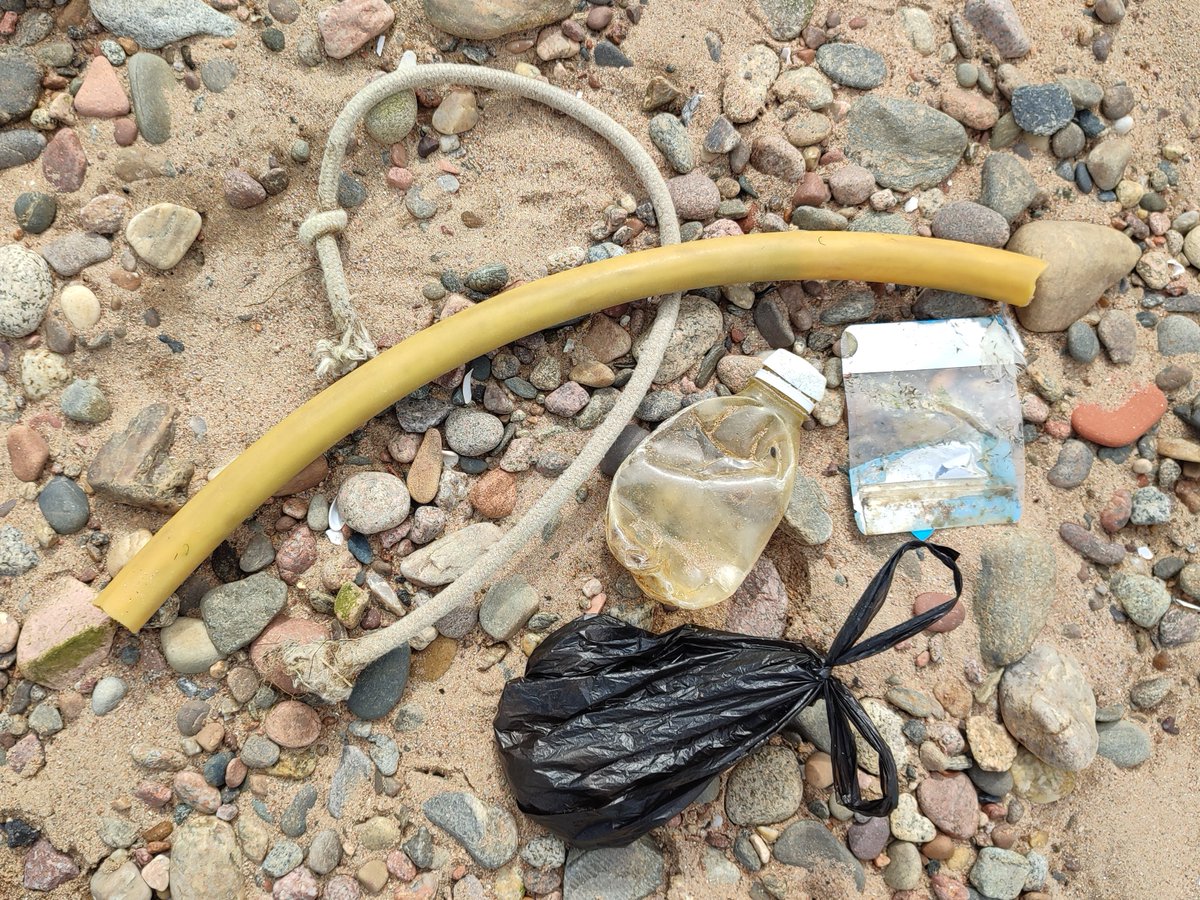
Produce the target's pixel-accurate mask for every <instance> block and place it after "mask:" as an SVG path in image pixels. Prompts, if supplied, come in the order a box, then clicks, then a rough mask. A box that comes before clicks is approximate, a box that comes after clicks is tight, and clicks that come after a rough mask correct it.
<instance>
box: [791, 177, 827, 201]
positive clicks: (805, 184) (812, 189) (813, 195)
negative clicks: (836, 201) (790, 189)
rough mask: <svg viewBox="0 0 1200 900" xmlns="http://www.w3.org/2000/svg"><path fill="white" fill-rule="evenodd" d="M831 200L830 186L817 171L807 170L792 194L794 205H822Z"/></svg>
mask: <svg viewBox="0 0 1200 900" xmlns="http://www.w3.org/2000/svg"><path fill="white" fill-rule="evenodd" d="M828 200H829V187H828V186H827V185H826V184H825V179H823V178H822V177H821V176H820V175H818V174H817V173H816V172H805V173H804V177H803V178H801V179H800V181H799V182H798V183H797V184H796V192H795V193H794V194H792V205H793V206H820V205H821V204H822V203H825V202H826V201H828Z"/></svg>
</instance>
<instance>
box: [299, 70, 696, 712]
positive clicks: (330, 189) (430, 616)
mask: <svg viewBox="0 0 1200 900" xmlns="http://www.w3.org/2000/svg"><path fill="white" fill-rule="evenodd" d="M444 83H455V84H465V85H470V86H472V87H479V88H487V89H491V90H500V91H505V92H507V93H511V94H516V95H518V96H520V97H524V98H525V99H528V100H534V101H537V102H539V103H543V104H545V105H546V106H549V107H551V108H552V109H555V110H558V111H559V112H561V113H564V114H565V115H567V116H570V117H571V118H572V119H574V120H575V121H577V122H579V123H581V124H582V125H585V126H586V127H588V128H590V129H591V130H592V131H594V132H596V133H597V134H598V135H600V136H601V137H603V138H604V139H605V140H606V141H608V143H609V144H611V145H612V146H613V147H614V148H615V149H616V150H617V152H619V153H620V154H621V156H622V157H624V158H625V160H626V161H627V162H629V164H630V165H631V166H632V168H633V170H634V172H635V174H636V175H637V177H638V179H639V180H640V181H641V183H642V185H643V187H645V189H646V191H647V193H648V194H649V197H650V202H651V203H652V204H653V206H654V211H655V215H656V216H657V218H658V230H659V242H660V243H661V244H663V245H670V244H678V243H679V221H678V219H677V218H676V214H675V206H674V204H673V203H672V202H671V195H670V193H669V192H668V191H667V184H666V181H664V180H663V177H662V175H661V174H660V173H659V171H658V167H657V166H656V165H655V163H654V160H653V159H651V157H650V155H649V154H648V153H647V152H646V150H645V149H644V148H643V147H642V145H641V144H640V143H638V141H637V139H636V138H634V136H633V135H631V134H630V133H629V132H628V131H626V130H625V129H624V128H622V127H621V126H620V125H618V124H617V123H616V122H615V121H613V120H612V119H611V118H609V117H608V116H606V115H605V114H604V113H602V112H600V111H599V110H597V109H595V108H594V107H592V106H589V105H588V104H587V103H585V102H583V101H582V100H580V99H578V98H576V97H575V96H574V95H572V94H569V93H567V92H566V91H563V90H561V89H559V88H556V87H552V86H550V85H548V84H544V83H543V82H540V81H535V80H534V79H531V78H526V77H524V76H521V75H516V74H514V73H512V72H502V71H499V70H496V69H486V68H480V67H476V66H466V65H452V64H437V65H425V66H415V67H402V68H400V69H398V70H397V71H395V72H392V73H391V74H389V75H386V76H384V77H383V78H380V79H379V80H377V81H374V82H372V83H371V84H368V85H367V86H366V87H364V88H363V89H362V90H360V91H359V92H358V93H357V94H355V95H354V97H353V98H351V100H350V102H349V103H347V104H346V108H345V109H343V110H342V112H341V114H340V115H339V116H338V118H337V121H336V122H335V123H334V126H333V128H332V130H331V131H330V133H329V140H328V142H327V144H326V147H325V157H324V159H323V160H322V163H321V177H320V184H319V187H318V192H317V202H318V210H317V212H315V213H313V214H312V215H311V216H310V217H309V218H308V220H307V221H306V222H305V223H304V225H303V226H302V227H301V229H300V237H301V240H303V241H304V242H305V243H306V244H313V245H315V247H316V251H317V259H318V260H319V261H320V264H321V268H322V270H323V271H324V274H325V288H326V293H327V294H328V297H329V304H330V309H331V311H332V312H333V317H334V320H335V322H336V323H337V325H338V327H339V328H341V329H342V331H343V337H342V339H341V341H340V342H337V343H336V344H334V343H333V342H330V341H325V342H322V345H321V346H320V351H321V352H322V354H323V358H322V361H321V364H322V365H323V366H324V371H325V372H328V373H331V374H341V373H342V372H343V371H349V368H353V366H354V365H355V364H357V363H358V362H361V361H362V360H363V359H366V358H368V357H369V356H371V355H373V354H374V352H375V347H374V344H373V343H372V342H371V339H370V336H369V335H368V334H367V332H366V329H365V328H363V327H362V325H361V323H360V322H359V321H358V317H357V315H356V314H355V312H354V307H353V305H352V304H351V302H350V294H349V290H348V289H347V287H346V278H345V273H344V271H343V269H342V261H341V257H340V256H339V254H338V245H337V235H338V234H339V233H340V232H341V231H342V230H343V229H344V228H345V227H346V213H345V211H344V210H342V209H340V208H339V207H338V204H337V184H338V176H339V174H340V172H341V166H342V161H343V159H344V157H345V153H346V145H347V143H348V142H349V140H350V136H351V134H352V133H353V132H354V129H355V128H356V127H357V126H358V123H359V122H360V121H361V120H362V118H363V116H364V115H366V113H367V111H368V110H370V109H371V108H372V107H373V106H375V104H377V103H378V102H379V101H381V100H383V99H384V98H386V97H390V96H391V95H392V94H395V93H397V92H399V91H405V90H412V89H414V88H418V87H428V86H431V85H435V84H444ZM339 214H340V215H339ZM679 298H680V295H679V294H678V293H675V294H669V295H667V296H665V297H663V298H662V300H661V302H660V303H659V305H658V313H657V315H656V316H655V319H654V322H653V324H652V325H651V327H650V330H649V332H648V333H647V335H646V338H645V340H644V341H643V343H642V346H641V350H640V353H639V357H638V363H637V366H636V367H635V368H634V370H633V373H632V375H631V377H630V379H629V381H628V383H627V384H626V386H625V389H624V390H623V391H622V392H621V396H620V397H619V398H618V399H617V402H616V404H615V405H614V406H613V409H612V411H611V412H610V413H609V414H608V415H607V416H606V417H605V419H604V420H603V421H602V422H601V423H600V424H599V425H598V426H597V427H596V429H595V431H594V432H593V434H592V436H591V438H590V439H589V440H588V442H587V443H586V444H585V445H584V446H583V448H582V449H581V450H580V452H579V455H578V456H577V457H576V458H575V460H574V462H572V463H571V465H570V466H568V467H567V469H566V471H565V472H563V474H562V475H560V476H559V477H558V479H557V480H556V481H555V482H554V483H553V484H552V485H551V486H550V488H549V490H547V491H546V492H545V493H544V494H543V495H542V496H541V497H540V498H539V499H538V500H537V502H535V503H534V505H533V506H532V507H531V508H530V509H529V511H528V512H526V513H525V515H524V516H523V517H522V518H521V519H520V520H519V521H518V522H517V523H516V524H515V525H514V526H513V527H512V528H511V529H509V531H508V532H507V533H506V534H505V535H504V536H503V537H502V538H501V539H500V540H499V541H497V542H496V543H495V544H493V545H492V547H491V548H490V549H489V550H488V551H487V552H486V553H485V554H484V555H483V556H482V557H480V558H479V559H478V560H477V561H476V562H475V563H474V565H472V566H471V568H470V569H468V570H467V571H466V572H465V573H464V574H463V575H462V576H461V577H460V578H459V579H458V580H456V581H455V582H454V583H452V584H451V585H449V586H448V587H446V588H445V589H444V590H443V591H442V592H441V593H440V594H438V595H437V596H436V597H434V598H433V600H431V601H430V602H428V603H425V604H424V605H422V606H420V607H418V608H417V609H415V610H414V611H412V612H410V613H409V614H408V615H407V616H405V617H404V618H403V619H400V620H399V621H397V622H395V623H393V624H392V625H389V626H388V627H387V628H381V629H378V630H375V631H372V632H370V633H368V634H367V635H364V636H363V637H360V638H357V639H355V640H352V641H344V642H340V643H338V642H323V643H316V644H305V645H301V646H293V647H288V648H286V649H285V650H284V653H283V656H284V661H285V663H286V664H287V665H288V668H289V670H290V671H291V673H292V674H293V676H294V677H295V678H296V679H297V681H298V682H299V683H302V684H304V685H305V686H306V687H307V688H308V689H309V690H311V691H313V692H314V693H317V694H319V695H321V696H322V697H325V698H326V699H328V700H331V701H335V700H341V699H345V698H346V697H347V696H349V693H350V687H351V684H352V682H353V679H354V678H355V676H357V674H358V673H359V672H360V671H361V670H362V669H363V668H364V667H365V666H367V665H368V664H370V663H371V662H373V661H374V660H376V659H378V658H379V657H381V656H383V655H384V654H385V653H388V652H390V651H391V650H394V649H396V648H397V647H401V646H403V645H404V644H407V643H408V642H409V641H410V640H412V639H413V638H414V637H416V636H417V635H418V634H419V633H420V632H422V631H423V630H425V629H426V628H428V627H429V626H430V625H433V624H434V623H436V622H437V621H438V620H439V619H441V618H442V617H443V616H445V615H446V614H447V613H449V612H450V611H452V610H454V609H455V608H457V607H458V606H460V605H462V604H464V603H469V602H473V600H474V597H475V595H476V594H477V593H478V592H479V591H480V590H481V589H482V588H483V586H484V584H485V583H486V581H487V580H488V579H489V578H490V577H491V576H492V575H493V574H495V573H496V572H497V571H498V570H499V569H500V568H502V567H503V566H504V565H506V564H507V563H508V562H509V560H510V559H512V557H513V556H514V555H515V554H516V553H517V552H518V551H519V550H521V549H522V548H523V547H525V546H526V545H528V544H530V543H531V542H533V541H534V540H536V539H538V538H539V537H540V536H541V534H542V530H543V529H544V527H545V526H546V524H547V523H548V522H550V521H551V520H552V519H553V518H554V517H555V516H556V515H557V514H558V512H559V510H560V509H561V508H562V506H563V505H564V504H565V503H566V502H567V501H568V500H570V499H571V498H572V497H574V496H575V492H576V491H577V490H578V488H579V486H580V485H582V484H583V482H584V481H585V480H586V479H587V478H588V477H589V476H590V475H591V473H592V471H593V470H594V469H595V468H596V466H597V465H598V464H599V462H600V459H601V458H602V457H603V456H604V454H605V453H606V452H607V451H608V448H609V447H610V446H611V445H612V443H613V441H614V440H616V438H617V436H618V435H619V434H620V432H621V430H622V429H623V428H624V427H625V425H626V424H627V423H628V422H629V420H630V419H631V418H632V417H633V414H634V412H635V410H636V409H637V407H638V405H639V404H640V403H641V402H642V398H643V397H644V396H645V395H646V392H647V391H648V390H649V389H650V385H651V383H652V382H653V380H654V376H655V374H656V373H657V371H658V367H659V364H660V363H661V362H662V358H663V355H664V354H665V353H666V350H667V345H668V343H669V341H670V338H671V333H672V331H673V330H674V328H675V320H676V318H677V316H678V313H679ZM347 366H349V368H346V367H347ZM319 371H320V369H319Z"/></svg>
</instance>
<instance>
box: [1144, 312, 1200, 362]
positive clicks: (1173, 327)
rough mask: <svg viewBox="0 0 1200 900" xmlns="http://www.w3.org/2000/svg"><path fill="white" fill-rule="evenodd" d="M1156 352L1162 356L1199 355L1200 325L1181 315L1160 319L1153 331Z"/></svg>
mask: <svg viewBox="0 0 1200 900" xmlns="http://www.w3.org/2000/svg"><path fill="white" fill-rule="evenodd" d="M1155 334H1156V336H1157V338H1158V352H1159V353H1161V354H1162V355H1163V356H1184V355H1186V354H1189V353H1200V324H1197V322H1196V321H1195V320H1194V319H1190V318H1188V317H1187V316H1183V315H1171V316H1167V317H1166V318H1164V319H1161V320H1160V321H1159V323H1158V328H1157V329H1155Z"/></svg>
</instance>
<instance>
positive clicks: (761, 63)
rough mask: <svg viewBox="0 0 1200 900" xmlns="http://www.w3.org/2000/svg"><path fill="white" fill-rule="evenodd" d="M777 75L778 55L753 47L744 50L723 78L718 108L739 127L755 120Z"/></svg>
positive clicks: (757, 45)
mask: <svg viewBox="0 0 1200 900" xmlns="http://www.w3.org/2000/svg"><path fill="white" fill-rule="evenodd" d="M778 76H779V56H778V54H776V53H775V52H774V51H773V50H771V48H770V47H767V46H765V45H763V44H755V45H754V46H752V47H751V48H750V49H749V50H747V51H746V52H745V53H744V54H743V55H742V57H741V58H740V59H739V60H738V62H737V65H736V66H735V67H734V70H733V72H731V73H730V74H729V76H728V77H727V78H726V79H725V89H724V92H723V93H722V95H721V109H722V111H723V112H724V113H725V116H726V117H727V118H728V119H729V121H731V122H733V123H734V124H738V125H740V124H742V123H745V122H752V121H754V120H755V119H756V118H758V116H759V114H760V113H761V112H762V111H763V107H764V105H765V104H766V101H767V93H768V91H770V89H771V85H772V84H773V83H774V82H775V79H776V78H777V77H778Z"/></svg>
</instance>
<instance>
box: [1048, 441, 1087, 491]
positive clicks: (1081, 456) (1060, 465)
mask: <svg viewBox="0 0 1200 900" xmlns="http://www.w3.org/2000/svg"><path fill="white" fill-rule="evenodd" d="M1095 458H1096V456H1095V454H1094V453H1093V452H1092V449H1091V447H1089V446H1088V445H1087V444H1085V443H1083V442H1082V441H1075V440H1068V441H1064V442H1063V445H1062V449H1061V450H1059V451H1058V461H1057V462H1055V464H1054V466H1053V467H1052V468H1051V469H1050V471H1049V472H1047V473H1046V480H1047V481H1048V482H1050V483H1051V484H1052V485H1054V486H1055V487H1057V488H1062V489H1063V490H1072V489H1073V488H1077V487H1079V486H1080V485H1081V484H1083V483H1084V481H1086V480H1087V477H1088V473H1090V472H1091V470H1092V463H1093V462H1094V461H1095Z"/></svg>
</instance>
